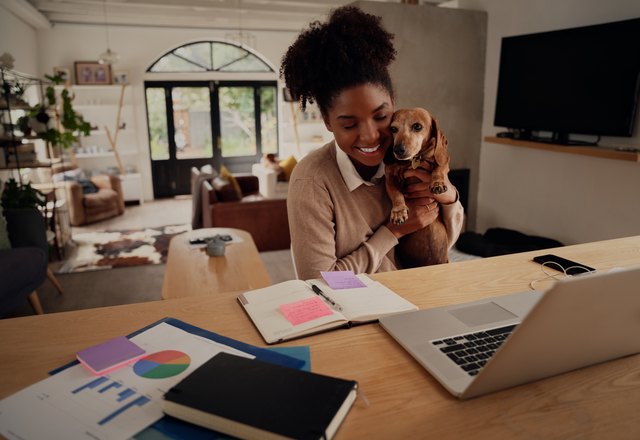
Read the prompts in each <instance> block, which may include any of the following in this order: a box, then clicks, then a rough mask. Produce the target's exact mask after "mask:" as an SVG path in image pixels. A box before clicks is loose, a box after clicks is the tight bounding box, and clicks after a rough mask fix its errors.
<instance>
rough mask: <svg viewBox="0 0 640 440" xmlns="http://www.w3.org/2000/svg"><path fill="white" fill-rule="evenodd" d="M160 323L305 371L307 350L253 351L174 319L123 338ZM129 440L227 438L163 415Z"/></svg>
mask: <svg viewBox="0 0 640 440" xmlns="http://www.w3.org/2000/svg"><path fill="white" fill-rule="evenodd" d="M161 323H165V324H169V325H173V326H174V327H177V328H179V329H181V330H184V331H186V332H189V333H191V334H194V335H198V336H201V337H203V338H207V339H210V340H212V341H215V342H218V343H220V344H224V345H228V346H229V347H233V348H235V349H238V350H240V351H243V352H245V353H249V354H252V355H254V356H255V357H256V359H260V360H261V361H265V362H271V363H273V364H277V365H283V366H285V367H289V368H295V369H300V370H302V369H304V370H309V359H310V356H309V347H278V348H277V349H275V350H274V349H272V348H261V347H256V346H254V345H250V344H246V343H244V342H240V341H237V340H235V339H231V338H228V337H226V336H222V335H219V334H217V333H214V332H211V331H209V330H205V329H203V328H200V327H196V326H194V325H191V324H188V323H186V322H184V321H180V320H179V319H176V318H170V317H167V318H163V319H160V320H159V321H156V322H154V323H152V324H149V325H148V326H146V327H144V328H141V329H140V330H137V331H135V332H133V333H131V334H129V335H127V337H128V338H131V337H133V336H136V335H138V334H140V333H142V332H144V331H145V330H148V329H150V328H152V327H154V326H156V325H158V324H161ZM76 364H78V361H77V360H74V361H72V362H69V363H68V364H66V365H63V366H62V367H60V368H56V369H55V370H52V371H50V372H49V374H56V373H59V372H60V371H62V370H65V369H67V368H69V367H71V366H73V365H76ZM133 438H135V439H138V440H169V439H171V440H177V439H185V438H188V439H194V440H199V439H227V438H231V437H228V436H225V435H223V434H219V433H217V432H215V431H211V430H209V429H206V428H201V427H199V426H196V425H192V424H190V423H187V422H183V421H182V420H178V419H176V418H173V417H170V416H166V415H165V416H164V417H162V418H161V419H160V420H158V421H157V422H155V423H154V424H153V425H151V426H149V427H148V428H147V429H145V430H143V431H141V432H139V433H138V434H136V435H135V436H134V437H133Z"/></svg>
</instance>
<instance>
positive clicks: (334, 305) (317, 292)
mask: <svg viewBox="0 0 640 440" xmlns="http://www.w3.org/2000/svg"><path fill="white" fill-rule="evenodd" d="M311 289H313V291H314V292H315V293H316V294H318V295H320V296H321V297H323V298H324V299H325V301H327V302H328V303H329V304H331V307H333V308H334V309H336V310H338V311H340V312H341V311H342V307H340V304H338V303H337V302H335V301H334V300H332V299H331V298H329V297H328V296H327V295H326V294H325V293H324V292H323V291H322V290H320V288H319V287H318V286H316V285H315V284H311Z"/></svg>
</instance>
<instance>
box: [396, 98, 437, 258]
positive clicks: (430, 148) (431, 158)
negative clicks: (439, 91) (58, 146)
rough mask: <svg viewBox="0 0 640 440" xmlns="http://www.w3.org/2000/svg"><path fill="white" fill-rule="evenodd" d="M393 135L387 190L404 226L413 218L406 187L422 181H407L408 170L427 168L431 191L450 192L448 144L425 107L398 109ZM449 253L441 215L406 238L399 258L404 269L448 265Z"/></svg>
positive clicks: (401, 246)
mask: <svg viewBox="0 0 640 440" xmlns="http://www.w3.org/2000/svg"><path fill="white" fill-rule="evenodd" d="M391 133H392V134H393V147H392V148H389V149H388V150H387V152H386V155H385V158H384V163H385V177H386V178H385V180H386V189H387V194H388V195H389V198H390V199H391V203H392V208H391V222H392V223H394V224H402V223H404V222H405V221H407V219H408V218H409V215H410V213H409V208H408V207H407V205H406V203H405V198H404V195H403V193H402V190H403V188H404V186H405V185H407V184H410V183H415V182H418V181H419V180H418V179H417V178H415V177H411V178H409V179H405V177H404V172H405V171H406V170H407V168H408V167H412V168H413V169H416V168H423V169H425V170H426V171H428V172H430V173H431V186H430V189H431V192H432V193H433V194H442V193H444V192H446V191H447V186H446V184H445V181H446V179H445V177H446V175H447V174H448V173H449V152H448V150H447V144H448V141H447V139H446V138H445V136H444V134H443V133H442V131H440V129H439V128H438V123H437V122H436V120H435V118H433V117H432V116H431V114H430V113H429V112H428V111H426V110H425V109H422V108H413V109H401V110H397V111H396V112H395V113H394V115H393V119H392V120H391ZM448 251H449V244H448V238H447V231H446V228H445V226H444V223H443V222H442V219H441V216H440V215H438V218H437V219H436V221H434V222H433V223H432V224H430V225H429V226H427V227H425V228H423V229H420V230H418V231H415V232H413V233H411V234H407V235H405V236H404V237H402V238H401V239H400V243H399V244H398V253H397V255H398V257H399V259H400V263H401V264H402V266H403V267H404V268H409V267H419V266H427V265H431V264H440V263H446V262H448V261H449V257H448Z"/></svg>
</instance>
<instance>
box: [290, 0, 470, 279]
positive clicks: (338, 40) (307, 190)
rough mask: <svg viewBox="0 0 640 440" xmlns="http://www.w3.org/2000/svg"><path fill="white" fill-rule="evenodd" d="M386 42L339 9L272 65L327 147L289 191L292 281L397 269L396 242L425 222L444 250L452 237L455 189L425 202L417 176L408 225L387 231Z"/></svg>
mask: <svg viewBox="0 0 640 440" xmlns="http://www.w3.org/2000/svg"><path fill="white" fill-rule="evenodd" d="M392 40H393V35H392V34H390V33H388V32H386V31H385V30H384V29H383V28H382V26H381V24H380V18H379V17H376V16H373V15H370V14H366V13H364V12H363V11H361V10H360V9H358V8H355V7H342V8H339V9H336V10H334V11H333V12H332V14H331V16H330V17H329V20H328V21H327V22H326V23H319V22H314V23H312V24H311V25H310V27H309V29H308V30H306V31H304V32H303V33H301V34H300V35H299V37H298V39H297V40H296V41H295V42H294V43H293V45H292V46H291V47H290V48H289V49H288V51H287V53H286V54H285V56H284V57H283V59H282V67H281V70H280V73H281V75H282V76H283V77H284V79H285V82H286V85H287V88H288V89H289V91H290V92H291V94H292V96H293V97H294V98H295V99H296V100H300V102H301V105H302V107H303V109H304V107H305V105H306V103H307V102H316V103H317V104H318V107H319V108H320V112H321V113H322V118H323V120H324V123H325V126H326V127H327V129H328V130H329V131H330V132H332V133H333V135H334V138H335V140H334V141H332V142H330V143H328V144H327V145H325V146H324V147H322V148H320V149H318V150H315V151H313V152H311V153H310V154H308V155H307V156H306V157H305V158H304V159H303V160H301V161H300V163H299V164H298V165H297V166H296V167H295V168H294V170H293V173H292V176H291V179H290V182H289V195H288V198H287V209H288V212H289V227H290V230H291V246H292V251H293V255H294V260H295V261H294V263H295V266H296V270H297V275H298V278H300V279H310V278H318V277H319V276H320V271H331V270H353V271H354V272H355V273H374V272H383V271H389V270H395V269H398V268H400V267H399V265H398V263H397V260H396V256H395V251H394V247H395V246H396V244H398V239H399V238H401V237H402V236H404V235H406V234H409V233H411V232H414V231H416V230H418V229H421V228H423V227H425V226H426V225H428V224H430V223H432V222H433V221H435V220H436V218H437V216H438V212H439V211H440V212H441V214H442V219H443V221H444V223H445V226H446V228H447V235H448V238H449V245H450V246H452V245H453V243H454V242H455V240H456V239H457V237H458V235H459V234H460V230H461V228H462V219H463V215H462V214H463V210H462V206H461V205H460V202H459V201H458V194H457V191H456V189H455V188H454V187H453V185H451V182H448V181H447V182H445V183H446V184H447V187H448V188H449V189H448V190H447V191H446V192H445V193H443V194H439V195H434V194H432V193H431V191H429V183H430V181H431V178H430V175H429V174H428V173H427V172H425V171H422V170H410V171H408V172H407V174H406V177H409V176H415V177H417V178H418V179H419V180H420V181H421V182H420V183H416V184H413V185H411V186H409V187H408V188H407V194H406V195H407V197H408V206H409V209H410V217H409V220H408V221H407V222H405V223H404V224H402V225H395V224H392V223H390V222H389V214H390V211H391V203H390V201H389V199H388V197H387V195H386V192H385V186H384V179H383V177H384V165H383V163H382V159H383V158H384V154H385V151H386V150H387V148H389V146H390V145H391V143H392V141H393V139H392V136H391V132H390V129H389V124H390V122H391V116H392V115H393V111H394V101H393V87H392V85H391V78H390V76H389V72H388V66H389V64H390V63H391V62H392V61H393V60H394V59H395V55H396V51H395V49H394V47H393V42H392Z"/></svg>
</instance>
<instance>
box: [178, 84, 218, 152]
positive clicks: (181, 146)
mask: <svg viewBox="0 0 640 440" xmlns="http://www.w3.org/2000/svg"><path fill="white" fill-rule="evenodd" d="M171 99H172V100H173V125H174V132H175V135H174V140H175V143H176V158H178V159H193V158H209V157H212V155H213V143H212V139H211V113H210V109H211V105H210V104H209V88H208V87H175V88H174V89H172V92H171Z"/></svg>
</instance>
